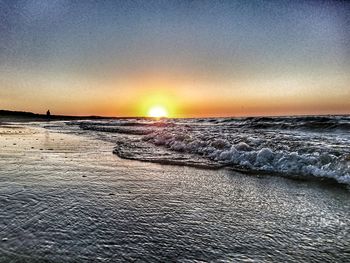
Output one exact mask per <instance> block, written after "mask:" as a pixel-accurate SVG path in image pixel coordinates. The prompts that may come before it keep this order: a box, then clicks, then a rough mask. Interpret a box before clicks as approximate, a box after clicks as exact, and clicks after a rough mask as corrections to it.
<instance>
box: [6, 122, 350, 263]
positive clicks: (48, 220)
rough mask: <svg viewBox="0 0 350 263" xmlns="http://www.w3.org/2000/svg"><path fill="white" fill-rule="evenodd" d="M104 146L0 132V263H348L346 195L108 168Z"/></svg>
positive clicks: (148, 168)
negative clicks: (253, 262)
mask: <svg viewBox="0 0 350 263" xmlns="http://www.w3.org/2000/svg"><path fill="white" fill-rule="evenodd" d="M113 148H114V144H112V143H108V142H104V141H99V140H93V139H89V138H87V137H80V136H77V135H71V134H62V133H55V132H52V131H49V130H45V129H41V128H32V127H31V128H23V127H22V128H21V127H17V128H13V127H1V126H0V149H1V151H0V207H1V213H0V262H41V261H45V262H118V261H149V262H155V261H163V262H164V261H181V262H198V261H219V262H232V261H251V260H255V261H258V262H259V261H276V262H286V261H296V262H300V261H319V262H341V261H347V260H349V259H350V241H349V240H350V234H349V225H350V202H349V201H350V192H349V191H348V190H347V189H346V188H343V187H340V186H339V185H327V184H324V183H322V182H321V183H317V182H307V181H305V182H303V181H293V180H290V179H286V178H281V177H276V176H258V175H256V176H254V175H250V176H248V175H243V174H239V173H236V172H232V171H227V170H217V171H212V170H203V169H195V168H190V167H181V166H166V165H158V164H151V163H142V162H138V161H129V160H122V159H119V158H118V157H117V156H115V155H113V154H112V151H113Z"/></svg>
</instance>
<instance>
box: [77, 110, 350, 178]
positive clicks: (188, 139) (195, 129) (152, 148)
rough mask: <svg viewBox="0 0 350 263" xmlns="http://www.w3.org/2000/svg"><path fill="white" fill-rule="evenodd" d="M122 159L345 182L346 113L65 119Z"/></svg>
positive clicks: (349, 158)
mask: <svg viewBox="0 0 350 263" xmlns="http://www.w3.org/2000/svg"><path fill="white" fill-rule="evenodd" d="M70 125H77V126H78V127H79V129H80V130H84V131H87V132H91V133H96V134H98V136H100V137H101V138H103V139H107V140H109V141H113V142H115V143H116V147H115V150H114V153H115V154H117V155H119V156H120V157H122V158H127V159H133V160H141V161H148V162H158V163H162V164H177V165H188V166H195V167H201V168H210V169H217V168H220V167H229V168H231V169H235V170H240V171H246V172H249V171H258V172H263V173H271V174H281V175H286V176H292V177H303V178H321V179H324V178H328V179H332V180H336V181H337V182H339V183H345V184H350V133H349V132H347V131H348V128H349V125H350V117H349V116H306V117H249V118H208V119H207V118H204V119H165V120H160V121H155V120H152V119H139V120H136V119H123V120H115V119H114V120H108V121H107V120H103V121H80V122H76V121H75V122H71V123H70Z"/></svg>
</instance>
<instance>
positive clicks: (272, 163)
mask: <svg viewBox="0 0 350 263" xmlns="http://www.w3.org/2000/svg"><path fill="white" fill-rule="evenodd" d="M143 140H144V141H147V142H149V143H152V144H153V145H156V146H164V147H166V148H168V149H170V150H172V151H176V152H186V153H190V154H196V155H200V156H202V157H205V158H208V159H209V160H211V161H215V162H217V163H220V164H224V165H226V166H231V167H237V168H239V169H246V170H254V171H264V172H271V173H281V174H284V175H290V176H293V175H302V176H305V177H308V176H312V177H320V178H329V179H334V180H336V181H338V182H339V183H347V184H350V155H349V154H348V155H341V156H336V155H334V154H331V153H329V152H317V151H314V152H312V153H300V152H297V151H288V150H274V149H272V148H268V147H262V148H258V147H256V146H254V143H252V145H250V144H248V143H246V142H238V143H236V144H233V145H232V144H231V143H230V142H229V141H228V140H225V139H222V138H213V139H211V140H210V139H208V140H199V139H197V138H193V137H191V135H189V134H188V133H186V134H169V133H167V132H156V133H151V134H148V135H146V136H144V137H143Z"/></svg>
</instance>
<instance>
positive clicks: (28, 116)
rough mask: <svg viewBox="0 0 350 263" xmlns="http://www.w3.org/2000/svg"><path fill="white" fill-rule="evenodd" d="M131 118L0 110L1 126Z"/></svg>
mask: <svg viewBox="0 0 350 263" xmlns="http://www.w3.org/2000/svg"><path fill="white" fill-rule="evenodd" d="M126 118H129V117H102V116H94V115H93V116H68V115H50V116H47V115H46V114H38V113H33V112H26V111H10V110H0V125H1V123H6V122H32V121H49V120H54V121H69V120H98V119H101V120H103V119H126Z"/></svg>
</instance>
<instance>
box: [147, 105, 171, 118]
mask: <svg viewBox="0 0 350 263" xmlns="http://www.w3.org/2000/svg"><path fill="white" fill-rule="evenodd" d="M168 115H169V114H168V111H167V110H166V108H165V107H163V106H159V105H157V106H152V107H151V108H150V109H149V111H148V117H152V118H167V117H168Z"/></svg>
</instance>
